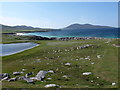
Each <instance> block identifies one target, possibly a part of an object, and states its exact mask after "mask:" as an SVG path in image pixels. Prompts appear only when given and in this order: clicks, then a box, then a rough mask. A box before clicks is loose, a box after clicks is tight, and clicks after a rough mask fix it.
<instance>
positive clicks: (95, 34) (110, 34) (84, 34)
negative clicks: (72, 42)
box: [24, 28, 119, 38]
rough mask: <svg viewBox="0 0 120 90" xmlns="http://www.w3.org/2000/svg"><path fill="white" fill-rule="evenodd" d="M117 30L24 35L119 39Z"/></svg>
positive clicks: (62, 31)
mask: <svg viewBox="0 0 120 90" xmlns="http://www.w3.org/2000/svg"><path fill="white" fill-rule="evenodd" d="M118 32H119V31H118V28H112V29H83V30H60V31H49V32H33V33H25V34H24V35H35V36H42V37H57V38H61V37H102V38H119V35H118Z"/></svg>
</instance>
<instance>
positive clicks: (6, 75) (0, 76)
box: [0, 73, 10, 80]
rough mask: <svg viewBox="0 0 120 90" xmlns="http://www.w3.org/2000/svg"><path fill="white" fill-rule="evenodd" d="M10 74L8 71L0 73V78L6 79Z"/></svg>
mask: <svg viewBox="0 0 120 90" xmlns="http://www.w3.org/2000/svg"><path fill="white" fill-rule="evenodd" d="M9 78H10V75H9V74H8V73H3V74H0V80H8V79H9Z"/></svg>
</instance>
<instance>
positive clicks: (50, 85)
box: [45, 84, 59, 88]
mask: <svg viewBox="0 0 120 90" xmlns="http://www.w3.org/2000/svg"><path fill="white" fill-rule="evenodd" d="M45 87H46V88H50V87H56V88H57V87H59V85H56V84H47V85H45Z"/></svg>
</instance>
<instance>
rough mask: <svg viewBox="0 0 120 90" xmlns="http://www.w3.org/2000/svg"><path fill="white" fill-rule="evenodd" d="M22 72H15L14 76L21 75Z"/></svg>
mask: <svg viewBox="0 0 120 90" xmlns="http://www.w3.org/2000/svg"><path fill="white" fill-rule="evenodd" d="M20 74H21V72H13V75H20Z"/></svg>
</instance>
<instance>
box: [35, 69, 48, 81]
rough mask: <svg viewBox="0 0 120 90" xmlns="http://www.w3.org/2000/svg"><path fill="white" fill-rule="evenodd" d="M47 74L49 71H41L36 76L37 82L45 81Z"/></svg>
mask: <svg viewBox="0 0 120 90" xmlns="http://www.w3.org/2000/svg"><path fill="white" fill-rule="evenodd" d="M46 74H47V71H39V72H38V74H37V75H36V77H37V80H41V81H42V80H43V79H44V78H45V75H46Z"/></svg>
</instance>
